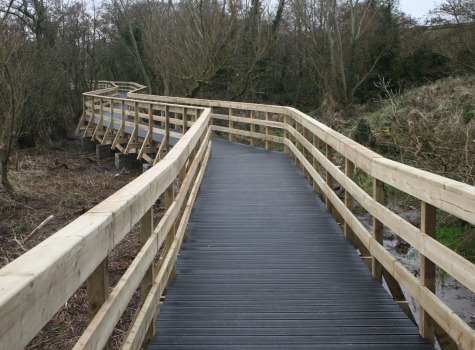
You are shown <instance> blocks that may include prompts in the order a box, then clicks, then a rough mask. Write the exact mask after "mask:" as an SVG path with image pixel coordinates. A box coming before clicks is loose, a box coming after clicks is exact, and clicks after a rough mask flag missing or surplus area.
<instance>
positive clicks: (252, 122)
mask: <svg viewBox="0 0 475 350" xmlns="http://www.w3.org/2000/svg"><path fill="white" fill-rule="evenodd" d="M250 119H251V128H250V130H251V146H253V147H254V146H255V145H256V139H255V138H254V134H255V132H256V124H254V120H253V119H254V111H251V116H250Z"/></svg>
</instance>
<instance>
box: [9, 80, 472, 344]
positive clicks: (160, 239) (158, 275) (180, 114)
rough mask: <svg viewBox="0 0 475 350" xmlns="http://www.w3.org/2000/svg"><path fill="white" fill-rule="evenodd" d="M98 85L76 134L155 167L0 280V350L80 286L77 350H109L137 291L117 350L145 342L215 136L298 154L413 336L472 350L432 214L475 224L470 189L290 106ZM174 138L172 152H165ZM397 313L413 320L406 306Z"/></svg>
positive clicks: (455, 258) (458, 267)
mask: <svg viewBox="0 0 475 350" xmlns="http://www.w3.org/2000/svg"><path fill="white" fill-rule="evenodd" d="M96 86H97V88H98V89H99V90H95V91H92V92H88V93H85V94H84V102H83V107H84V113H83V116H82V118H81V121H80V123H79V127H78V130H79V131H81V132H83V133H84V136H86V137H90V138H92V139H93V140H96V141H98V142H100V143H101V144H109V145H110V146H111V147H112V148H116V149H118V150H120V151H121V152H123V153H136V154H137V158H139V159H144V160H146V161H147V162H149V163H157V162H158V160H160V161H159V162H158V163H157V165H156V166H154V167H153V168H151V169H150V170H148V171H147V172H145V173H144V174H143V175H142V176H140V177H139V178H137V179H136V180H134V181H132V182H131V183H129V184H128V185H127V186H125V187H124V188H122V189H121V190H119V191H118V192H116V193H115V194H114V195H112V196H111V197H109V198H107V199H106V200H105V201H103V202H101V203H100V204H99V205H97V206H96V207H94V208H93V209H91V210H90V211H88V212H87V213H85V214H84V215H82V216H81V217H79V218H78V219H76V220H75V221H73V222H72V223H71V224H70V225H68V226H66V227H65V228H63V229H61V230H60V231H58V232H57V233H56V234H54V235H53V236H51V237H49V238H48V239H46V240H45V241H43V242H42V243H40V244H39V245H38V246H37V247H35V248H33V249H32V250H30V251H29V252H27V253H25V254H24V255H23V256H21V257H20V258H18V259H16V260H15V261H13V262H12V263H10V264H8V265H7V266H5V267H4V268H3V269H1V270H0V348H2V349H3V348H5V349H17V348H23V347H24V346H26V345H27V343H28V342H29V341H30V340H31V339H32V338H33V337H34V336H35V334H37V333H38V332H39V331H40V330H41V328H42V327H43V326H44V325H45V324H46V323H47V322H48V321H49V320H50V319H51V318H52V317H53V315H54V313H55V312H56V311H57V310H59V309H60V307H61V306H62V305H64V303H65V302H66V301H67V300H68V298H69V297H70V296H71V295H73V294H74V293H75V291H76V290H77V289H78V288H79V287H80V286H81V285H82V284H83V283H84V282H85V281H87V283H88V288H90V292H89V303H90V310H89V311H90V316H91V320H90V323H89V325H88V327H87V329H86V330H85V331H84V333H83V334H82V335H81V337H80V339H79V341H78V342H77V344H76V345H75V349H97V348H104V347H106V346H107V343H108V339H109V337H110V335H111V334H112V332H113V330H114V328H115V327H116V325H117V322H119V320H120V317H121V315H122V312H123V311H124V310H125V307H126V305H127V304H128V303H129V301H130V299H131V297H132V295H133V293H134V292H135V290H136V289H137V288H139V287H140V288H141V290H142V300H141V303H140V308H139V310H137V313H136V316H135V318H134V320H133V322H132V324H131V326H130V328H129V330H128V332H127V334H126V336H125V340H124V342H123V344H122V347H123V348H124V349H138V348H140V347H141V346H143V345H144V344H146V342H147V339H149V338H150V336H151V334H150V330H152V332H153V323H154V319H155V316H156V314H157V312H158V311H159V309H160V297H161V295H162V293H163V291H164V289H165V287H166V285H167V283H168V282H169V281H170V279H171V278H173V276H174V265H175V261H176V257H177V255H178V252H179V249H180V246H181V242H182V239H183V237H184V235H185V230H186V225H187V222H188V219H189V216H190V214H191V209H192V207H193V203H194V200H195V198H196V195H197V192H198V188H199V185H200V183H201V180H202V178H203V176H204V171H205V168H206V164H207V162H208V159H209V157H210V154H211V137H212V133H215V134H217V135H219V136H221V137H227V138H228V139H229V140H230V141H237V142H244V143H248V144H251V145H254V146H260V147H265V148H267V149H274V150H279V151H284V152H286V153H288V154H289V155H290V156H292V157H293V158H294V159H295V161H296V163H297V165H298V166H299V167H300V168H301V169H302V171H303V173H304V174H305V175H306V176H308V178H309V180H310V181H311V183H312V184H313V186H314V189H315V190H316V191H317V192H318V193H319V194H320V195H321V196H322V197H323V199H324V200H325V203H326V205H327V208H328V210H330V211H332V213H333V214H334V216H335V217H336V218H337V219H338V221H339V222H340V223H342V226H343V228H344V232H345V236H346V237H347V238H348V239H350V240H351V241H352V242H353V243H354V244H355V245H356V246H357V247H358V248H359V250H360V252H361V253H362V257H363V258H364V259H365V260H366V261H368V262H369V265H370V269H371V272H372V274H373V276H374V277H375V278H376V279H378V280H382V278H383V276H384V279H385V280H386V282H387V285H388V288H389V290H390V292H391V294H392V295H393V298H394V299H395V300H396V301H397V302H399V303H400V305H401V307H404V305H406V304H404V300H403V294H402V290H401V286H402V287H403V288H404V289H405V290H406V291H408V292H409V293H410V294H411V296H412V297H413V298H414V299H415V300H416V301H417V302H418V303H419V304H420V305H421V308H422V312H421V320H420V325H419V327H420V332H421V334H422V335H423V336H424V337H426V338H428V339H430V340H431V341H433V339H434V336H435V335H437V337H439V340H441V339H442V338H443V337H445V336H447V335H448V336H449V340H447V342H448V343H449V344H450V342H451V341H450V338H451V339H453V341H452V343H453V344H455V343H456V344H457V345H458V346H459V347H460V348H462V349H472V348H474V344H475V332H474V330H473V329H471V328H470V327H469V326H468V325H467V324H466V323H464V322H463V320H461V319H460V318H459V317H458V316H457V315H455V313H454V312H453V311H452V310H451V309H450V308H449V307H448V306H447V305H445V304H444V303H443V302H442V301H441V300H440V299H439V298H438V297H437V296H436V294H435V293H434V292H435V286H434V280H435V269H434V267H435V265H437V266H438V267H440V268H441V269H443V270H444V271H446V272H447V273H448V274H450V275H451V276H453V277H454V278H456V279H457V280H458V281H459V282H461V283H462V284H463V285H465V286H466V287H467V288H468V289H470V290H471V291H472V292H475V266H474V265H473V264H472V263H470V262H469V261H467V260H466V259H464V258H462V257H461V256H459V255H457V254H456V253H454V252H453V251H451V250H450V249H448V248H446V247H445V246H443V245H442V244H440V243H439V242H437V240H436V239H435V238H434V235H435V232H434V230H435V222H436V215H435V210H436V209H439V210H441V211H444V212H447V213H449V214H452V215H454V216H456V217H458V218H460V219H462V220H464V221H466V222H468V223H470V224H475V215H474V214H475V188H474V187H472V186H468V185H466V184H462V183H459V182H456V181H453V180H450V179H447V178H444V177H441V176H437V175H434V174H431V173H428V172H426V171H423V170H419V169H416V168H412V167H409V166H406V165H403V164H400V163H397V162H394V161H391V160H389V159H386V158H384V157H382V156H381V155H379V154H377V153H375V152H373V151H371V150H369V149H367V148H365V147H363V146H361V145H359V144H358V143H356V142H354V141H352V140H351V139H349V138H347V137H345V136H343V135H341V134H339V133H337V132H336V131H334V130H332V129H330V128H328V127H327V126H325V125H324V124H322V123H319V122H318V121H316V120H314V119H312V118H310V117H309V116H307V115H305V114H304V113H302V112H300V111H298V110H296V109H294V108H290V107H281V106H270V105H260V104H248V103H241V102H226V101H214V100H199V99H188V98H177V97H162V96H153V95H145V94H143V92H144V91H146V89H147V88H146V87H145V86H143V85H140V84H136V83H130V82H106V81H99V82H97V83H96ZM122 92H127V96H128V98H127V99H124V98H118V97H117V96H118V95H119V93H122ZM116 125H117V126H118V128H115V126H116ZM158 134H160V135H161V136H163V137H162V139H161V140H158V141H154V139H153V137H154V136H153V135H158ZM173 137H174V138H176V139H177V143H176V144H175V145H174V147H172V148H171V149H170V147H169V146H170V144H169V142H170V138H173ZM162 151H163V152H162ZM165 151H167V152H165ZM162 153H163V154H164V153H166V156H164V157H163V154H162ZM356 170H358V171H359V172H363V173H365V174H366V176H368V177H369V178H371V180H372V181H373V190H372V193H371V191H369V192H368V191H367V190H365V189H363V188H361V187H360V186H358V184H357V182H356V181H355V180H354V174H355V171H356ZM177 183H178V184H179V189H178V191H177V193H175V190H174V187H175V186H176V184H177ZM335 183H338V184H339V185H340V186H341V187H342V188H343V189H344V190H345V198H344V200H342V199H340V197H339V196H338V195H337V194H336V193H335V190H334V187H335V186H334V184H335ZM384 184H389V185H391V186H393V187H395V188H397V189H399V190H401V191H403V192H405V193H407V194H409V195H411V196H413V197H414V198H417V199H419V200H420V201H421V207H422V224H421V226H420V227H415V226H413V225H412V224H410V223H409V222H407V221H405V220H404V219H402V218H401V217H399V216H398V215H397V214H395V213H394V212H392V211H391V210H390V209H389V208H387V207H386V206H385V205H384ZM160 196H164V198H165V207H166V208H165V214H164V216H163V218H162V219H161V221H160V222H159V223H158V224H157V225H156V226H155V225H154V223H153V215H152V214H153V210H154V203H155V202H156V201H157V200H158V198H159V197H160ZM353 200H355V201H356V202H357V203H359V204H360V205H361V207H362V208H364V209H365V210H366V211H367V212H368V213H369V214H370V215H371V216H372V217H373V227H372V230H371V232H370V231H368V230H367V229H366V228H365V227H364V226H363V224H362V223H361V222H360V221H359V220H358V218H357V217H356V216H355V215H354V213H353ZM137 223H140V227H141V228H140V230H141V250H140V252H139V253H138V254H137V256H136V257H135V259H134V260H133V261H132V262H131V264H130V265H129V267H128V269H127V271H126V272H125V273H124V275H123V276H122V278H121V279H120V281H119V282H118V283H117V285H116V286H115V287H114V289H113V290H112V291H111V292H110V293H109V289H108V284H107V283H105V279H104V276H107V264H104V261H106V260H105V259H106V258H107V256H108V255H109V254H110V252H111V251H112V250H113V249H114V247H115V246H116V245H117V244H118V243H119V242H120V241H121V240H122V239H123V238H124V237H125V236H126V235H127V234H128V233H129V232H130V230H131V229H132V227H133V226H134V225H135V224H137ZM383 226H387V227H388V228H390V229H391V230H392V231H394V232H395V234H397V235H398V236H399V237H401V238H403V239H404V240H406V241H407V242H409V243H410V244H411V245H412V246H413V247H414V248H415V249H417V250H418V251H419V252H420V254H421V277H420V278H416V277H415V276H414V275H413V274H412V273H411V271H409V270H408V269H407V268H405V267H404V266H403V265H402V264H401V263H400V262H398V261H397V260H396V259H395V258H394V257H393V256H392V255H391V254H390V253H389V252H388V251H387V250H386V249H385V248H384V247H383V245H382V228H383ZM157 255H158V256H159V262H158V264H155V260H156V256H157ZM98 295H99V296H100V297H98ZM96 304H97V305H96ZM94 305H95V307H92V306H94ZM404 310H405V311H406V313H407V314H408V315H409V316H412V315H411V312H410V310H409V309H408V308H407V307H406V308H405V309H404ZM432 321H434V322H435V324H436V326H434V324H433V323H432ZM152 335H153V334H152ZM444 344H445V342H444Z"/></svg>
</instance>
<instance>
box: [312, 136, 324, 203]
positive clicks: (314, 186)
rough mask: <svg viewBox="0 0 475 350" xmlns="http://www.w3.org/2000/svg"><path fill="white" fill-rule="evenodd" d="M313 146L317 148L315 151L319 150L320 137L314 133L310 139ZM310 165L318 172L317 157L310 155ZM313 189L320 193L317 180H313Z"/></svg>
mask: <svg viewBox="0 0 475 350" xmlns="http://www.w3.org/2000/svg"><path fill="white" fill-rule="evenodd" d="M312 144H313V147H315V148H316V149H317V151H319V150H320V139H319V138H318V137H317V136H316V135H315V134H314V135H313V141H312ZM312 163H313V164H312V165H313V169H315V171H316V172H317V173H318V171H319V168H320V163H319V162H318V160H317V158H315V157H312ZM313 190H314V191H315V192H317V193H319V194H322V192H321V190H320V188H319V187H318V184H317V181H315V180H313Z"/></svg>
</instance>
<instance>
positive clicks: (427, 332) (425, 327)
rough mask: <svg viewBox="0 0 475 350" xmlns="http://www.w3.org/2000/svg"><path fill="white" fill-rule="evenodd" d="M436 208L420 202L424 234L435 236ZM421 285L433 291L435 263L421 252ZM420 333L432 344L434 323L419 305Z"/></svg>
mask: <svg viewBox="0 0 475 350" xmlns="http://www.w3.org/2000/svg"><path fill="white" fill-rule="evenodd" d="M436 217H437V212H436V208H435V207H434V206H432V205H430V204H428V203H426V202H422V203H421V231H422V232H423V233H425V234H426V235H428V236H430V237H432V238H435V237H436V225H437V220H436ZM420 281H421V285H422V286H424V287H426V288H427V289H429V290H430V291H431V292H432V293H435V264H434V263H433V262H432V261H430V260H429V259H427V258H426V257H425V256H424V255H422V254H421V278H420ZM419 327H420V333H421V335H422V336H423V337H424V338H426V339H428V340H429V341H430V342H431V343H432V345H433V344H434V340H435V339H434V338H435V324H434V320H433V319H432V317H430V315H429V314H428V313H427V312H426V310H424V309H423V308H422V307H421V313H420V323H419Z"/></svg>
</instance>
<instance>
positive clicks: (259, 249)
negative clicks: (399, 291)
mask: <svg viewBox="0 0 475 350" xmlns="http://www.w3.org/2000/svg"><path fill="white" fill-rule="evenodd" d="M187 237H188V239H187V241H186V242H185V243H184V245H183V249H182V251H181V253H180V256H179V258H178V261H177V276H176V279H175V281H174V282H173V283H172V284H171V286H170V289H169V291H168V294H167V296H166V298H165V302H164V305H163V307H162V310H161V313H160V315H159V317H158V321H157V324H156V329H157V335H156V337H155V338H154V339H153V340H152V342H151V343H150V344H149V347H148V349H157V350H158V349H194V350H197V349H383V348H384V349H411V350H413V349H416V350H417V349H421V350H423V349H424V350H425V349H432V346H431V345H430V344H429V343H428V342H427V341H426V340H424V339H422V338H421V337H420V335H419V332H418V329H417V327H415V326H414V325H413V324H412V323H411V322H410V321H409V319H407V317H406V315H405V314H404V313H403V312H402V311H401V309H400V308H399V307H398V306H397V305H396V303H395V302H394V301H393V300H392V298H391V297H390V296H389V295H388V294H387V292H386V291H385V290H384V289H383V287H382V286H381V284H379V283H378V282H377V281H376V280H374V279H373V278H372V277H371V274H370V273H369V271H368V269H367V268H366V266H365V265H364V263H363V262H362V261H361V259H360V258H359V257H358V256H357V254H356V252H355V250H354V249H353V247H352V246H351V244H350V243H349V242H348V241H346V240H345V239H344V237H343V234H342V232H341V230H340V228H339V227H338V225H337V224H336V223H335V221H334V220H333V218H332V216H331V215H330V214H329V213H328V212H327V211H326V210H325V207H324V206H323V204H322V202H321V201H320V199H319V198H318V197H317V196H316V195H315V193H314V192H313V190H312V188H311V186H310V185H309V183H308V181H307V180H306V179H305V178H304V177H303V175H302V174H301V173H300V172H299V170H298V169H297V168H296V167H295V165H294V164H293V162H292V161H291V159H290V157H288V156H287V155H284V154H280V153H277V152H271V151H265V150H262V149H257V148H252V147H249V146H245V145H241V144H233V143H229V142H226V141H221V140H214V141H213V155H212V158H211V159H210V162H209V165H208V169H207V172H206V176H205V178H204V180H203V184H202V187H201V192H200V194H199V196H198V199H197V202H196V206H195V211H194V213H193V215H192V217H191V221H190V223H189V226H188V231H187Z"/></svg>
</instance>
